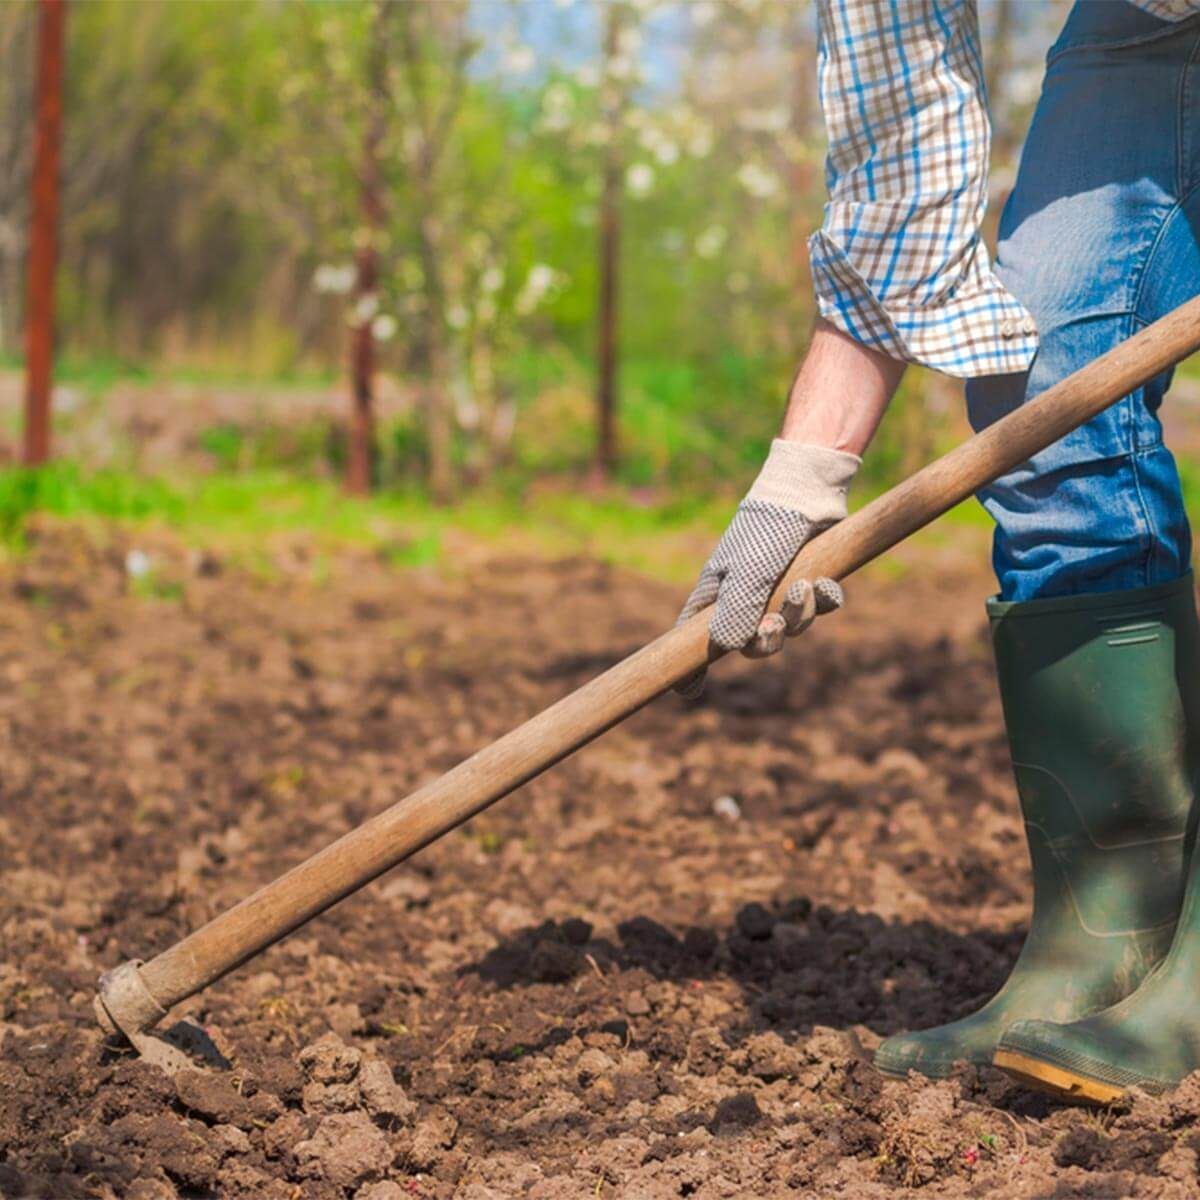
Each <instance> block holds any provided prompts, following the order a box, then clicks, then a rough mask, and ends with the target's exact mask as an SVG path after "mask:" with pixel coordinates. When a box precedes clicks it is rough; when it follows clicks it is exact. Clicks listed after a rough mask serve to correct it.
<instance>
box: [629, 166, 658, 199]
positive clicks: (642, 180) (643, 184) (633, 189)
mask: <svg viewBox="0 0 1200 1200" xmlns="http://www.w3.org/2000/svg"><path fill="white" fill-rule="evenodd" d="M625 184H626V186H627V187H628V188H629V191H630V193H631V194H632V195H634V196H637V197H639V198H640V197H642V196H648V195H649V194H650V192H651V191H652V190H653V188H654V168H653V167H651V166H649V165H648V164H647V163H634V164H633V166H632V167H630V168H629V170H628V171H626V172H625Z"/></svg>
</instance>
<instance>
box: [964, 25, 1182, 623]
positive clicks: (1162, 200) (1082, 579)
mask: <svg viewBox="0 0 1200 1200" xmlns="http://www.w3.org/2000/svg"><path fill="white" fill-rule="evenodd" d="M1198 51H1200V23H1197V22H1196V21H1195V20H1189V21H1186V22H1183V23H1182V24H1180V25H1177V26H1170V25H1167V24H1166V23H1165V22H1162V21H1159V20H1157V19H1156V18H1153V17H1150V16H1148V15H1147V14H1145V13H1143V12H1141V11H1140V10H1139V9H1137V8H1135V7H1134V6H1133V5H1128V4H1095V3H1081V4H1079V5H1077V6H1076V9H1075V10H1074V11H1073V12H1072V15H1071V17H1070V19H1069V20H1068V23H1067V27H1066V29H1065V30H1064V32H1063V36H1062V37H1061V38H1060V39H1059V41H1058V42H1057V43H1056V45H1055V47H1054V48H1053V49H1052V50H1051V52H1050V55H1049V59H1048V64H1047V74H1046V82H1045V84H1044V87H1043V92H1042V96H1041V99H1040V101H1039V103H1038V108H1037V112H1036V113H1035V116H1034V120H1033V124H1032V127H1031V129H1030V133H1029V138H1028V140H1027V143H1026V146H1025V151H1024V153H1023V155H1022V159H1021V167H1020V171H1019V173H1018V177H1017V182H1016V186H1015V188H1014V190H1013V193H1012V195H1011V196H1010V198H1009V202H1008V204H1007V205H1006V207H1005V211H1004V215H1003V218H1002V221H1001V229H1000V246H999V254H998V256H997V272H998V274H999V276H1000V278H1001V279H1002V280H1003V282H1004V284H1005V285H1006V286H1007V287H1008V288H1009V289H1010V290H1011V291H1012V292H1013V294H1014V295H1015V296H1016V297H1017V298H1018V299H1019V300H1020V301H1021V302H1022V303H1023V304H1024V305H1025V306H1026V307H1027V308H1028V309H1029V311H1030V312H1031V313H1032V315H1033V317H1034V319H1035V320H1036V322H1037V325H1038V331H1039V335H1040V348H1039V351H1038V354H1037V357H1036V359H1035V360H1034V363H1033V365H1032V367H1031V368H1030V370H1029V372H1028V373H1027V374H1026V375H1008V376H995V377H991V378H987V379H981V380H973V381H971V382H970V383H969V384H968V387H967V403H968V411H969V414H970V418H971V423H972V425H973V426H974V427H975V428H976V429H982V428H984V427H985V426H987V425H990V424H991V423H992V422H993V421H995V420H997V419H999V418H1000V417H1002V416H1004V415H1005V414H1006V413H1007V412H1010V411H1011V410H1012V409H1014V408H1016V407H1017V406H1019V405H1020V404H1022V403H1023V402H1024V401H1026V400H1029V399H1032V398H1033V397H1035V396H1037V395H1039V394H1040V393H1041V392H1043V391H1045V390H1046V389H1047V388H1049V387H1051V386H1053V385H1054V384H1055V383H1057V382H1059V380H1061V379H1063V378H1065V377H1066V376H1067V375H1069V374H1071V372H1073V371H1075V370H1077V369H1078V368H1079V367H1081V366H1083V365H1084V364H1085V363H1087V362H1089V361H1090V360H1091V359H1093V358H1095V357H1097V356H1098V355H1100V354H1102V353H1104V352H1105V351H1107V350H1110V349H1111V348H1112V347H1113V346H1115V345H1117V344H1118V343H1120V342H1121V341H1123V340H1125V339H1126V338H1127V337H1129V336H1130V335H1131V334H1132V333H1134V332H1135V331H1136V330H1137V329H1138V328H1140V327H1141V326H1142V325H1144V324H1147V323H1148V322H1150V321H1153V320H1155V319H1157V318H1158V317H1160V316H1162V315H1163V314H1164V313H1165V312H1168V311H1169V310H1170V309H1171V308H1173V307H1175V306H1176V305H1178V304H1180V303H1182V302H1183V301H1184V300H1186V299H1188V298H1189V297H1191V296H1192V295H1194V294H1196V293H1197V292H1198V291H1200V249H1198V246H1197V242H1198V240H1200V191H1197V190H1196V183H1197V181H1198V178H1200V153H1198V147H1200V133H1198V132H1197V125H1198V124H1200V114H1198V113H1197V112H1196V111H1194V110H1196V109H1197V101H1198V98H1200V64H1197V63H1194V62H1193V60H1194V59H1197V58H1198V57H1200V54H1198ZM1169 382H1170V373H1169V372H1168V373H1166V374H1164V375H1163V376H1161V377H1160V378H1159V379H1156V380H1155V381H1154V382H1153V383H1151V384H1149V385H1148V386H1146V387H1144V388H1141V389H1139V390H1138V391H1136V392H1134V393H1133V394H1131V395H1129V396H1127V397H1125V398H1124V399H1123V400H1121V401H1119V402H1118V403H1117V404H1116V405H1114V406H1113V407H1112V408H1110V409H1109V410H1107V411H1106V412H1104V413H1102V414H1101V415H1100V416H1098V417H1097V418H1095V419H1094V420H1093V421H1091V422H1089V423H1088V424H1087V425H1086V426H1084V427H1083V428H1082V429H1079V430H1076V431H1075V432H1074V433H1072V434H1069V435H1068V436H1067V437H1065V438H1063V439H1062V440H1061V441H1059V442H1058V443H1056V444H1055V445H1054V446H1052V447H1050V448H1049V449H1048V450H1046V451H1043V452H1042V453H1041V454H1039V455H1036V456H1035V457H1034V458H1032V459H1030V460H1029V461H1028V462H1026V463H1024V464H1023V465H1022V466H1021V467H1019V468H1017V469H1016V470H1015V471H1012V472H1011V473H1009V474H1008V475H1006V476H1004V477H1003V478H1001V479H999V480H997V481H996V483H994V484H992V485H991V486H989V487H987V488H985V489H983V490H982V491H981V492H980V493H979V499H980V500H981V502H982V503H983V505H984V507H985V508H986V509H987V510H988V512H989V513H990V514H991V516H992V517H993V519H994V520H995V522H996V532H995V540H994V549H993V564H994V566H995V570H996V576H997V579H998V581H999V584H1000V594H1001V596H1002V598H1004V599H1006V600H1028V599H1033V598H1035V597H1039V596H1056V595H1069V594H1073V593H1079V592H1102V591H1116V590H1120V589H1125V588H1133V587H1142V586H1146V585H1149V584H1153V583H1159V582H1165V581H1167V580H1171V579H1175V578H1178V577H1179V576H1180V575H1181V574H1182V573H1183V572H1184V571H1186V570H1187V567H1188V563H1189V560H1190V557H1191V533H1190V530H1189V528H1188V522H1187V517H1186V515H1185V513H1184V508H1183V501H1182V497H1181V493H1180V483H1179V476H1178V472H1177V470H1176V467H1175V462H1174V459H1173V458H1172V456H1171V454H1170V451H1169V450H1168V449H1167V448H1166V447H1165V446H1164V445H1163V441H1162V426H1161V424H1160V423H1159V420H1158V415H1157V414H1158V408H1159V405H1160V404H1161V402H1162V398H1163V394H1164V392H1165V391H1166V388H1167V385H1168V383H1169Z"/></svg>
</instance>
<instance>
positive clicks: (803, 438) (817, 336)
mask: <svg viewBox="0 0 1200 1200" xmlns="http://www.w3.org/2000/svg"><path fill="white" fill-rule="evenodd" d="M904 366H905V364H904V363H902V362H899V361H898V360H896V359H894V358H889V357H888V356H887V355H886V354H881V353H880V352H879V351H878V350H872V349H870V348H869V347H867V346H864V345H862V344H861V343H860V342H857V341H855V340H854V338H852V337H850V336H849V334H845V333H843V332H842V331H841V330H840V329H838V328H837V327H836V326H834V325H831V324H830V323H829V322H828V321H826V320H825V319H824V318H821V317H818V318H817V323H816V327H815V328H814V330H813V336H812V342H811V344H810V345H809V348H808V353H807V355H805V358H804V363H803V365H802V366H801V367H800V371H799V373H798V374H797V376H796V379H795V382H794V383H793V384H792V390H791V395H790V396H789V397H788V407H787V412H786V413H785V414H784V418H783V428H782V429H781V430H780V434H779V436H780V437H782V438H785V439H786V440H787V441H791V442H806V443H808V444H809V445H814V446H824V447H826V448H827V449H830V450H844V451H847V452H849V453H850V454H857V455H859V456H860V457H861V456H862V453H863V451H864V450H866V448H867V444H868V443H869V442H870V440H871V438H872V437H873V436H874V433H875V430H876V429H877V428H878V427H879V422H880V420H882V418H883V413H884V410H885V409H886V408H887V406H888V402H889V401H890V400H891V398H892V396H893V395H894V394H895V392H896V388H897V387H898V386H899V384H900V378H901V376H902V375H903V374H904Z"/></svg>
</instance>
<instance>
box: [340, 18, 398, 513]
mask: <svg viewBox="0 0 1200 1200" xmlns="http://www.w3.org/2000/svg"><path fill="white" fill-rule="evenodd" d="M373 9H374V12H373V14H372V19H371V24H370V27H369V30H368V33H367V38H368V44H367V51H366V56H367V62H366V68H367V77H366V81H365V84H366V105H367V113H366V118H365V121H364V129H363V142H362V165H361V168H360V173H359V182H358V187H359V210H360V212H361V216H362V228H361V230H360V231H359V235H358V238H357V241H358V245H357V247H356V253H355V262H356V277H355V280H354V301H355V304H354V324H353V326H352V329H351V341H350V390H351V398H352V408H351V413H350V438H349V447H348V449H347V453H346V488H347V490H348V491H349V492H351V493H352V494H354V495H365V494H366V493H367V492H369V491H370V490H371V485H372V483H373V481H374V476H375V453H376V450H375V411H374V406H375V395H374V388H375V329H374V322H375V310H376V309H377V307H378V287H379V243H380V240H381V238H382V235H383V223H384V201H383V190H384V177H383V161H382V150H383V139H384V130H385V125H386V122H387V118H388V110H389V104H388V99H389V97H388V79H387V53H388V25H389V21H390V19H391V16H392V3H391V0H374V3H373Z"/></svg>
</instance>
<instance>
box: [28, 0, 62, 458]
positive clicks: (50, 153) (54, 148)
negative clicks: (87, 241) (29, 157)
mask: <svg viewBox="0 0 1200 1200" xmlns="http://www.w3.org/2000/svg"><path fill="white" fill-rule="evenodd" d="M65 24H66V5H65V3H64V0H41V2H40V6H39V9H38V47H37V54H38V60H37V110H36V117H35V125H34V158H33V194H32V206H31V208H30V225H31V228H30V236H29V291H28V300H27V303H26V308H25V445H24V454H23V459H24V461H25V463H27V464H29V465H35V464H37V463H44V462H45V461H46V460H47V459H48V458H49V457H50V391H51V387H52V384H53V379H52V375H53V369H54V269H55V265H56V262H57V258H58V151H59V141H60V138H61V133H62V74H63V32H64V26H65Z"/></svg>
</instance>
